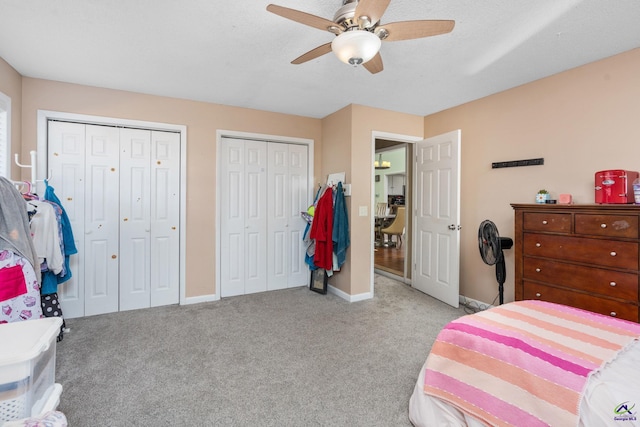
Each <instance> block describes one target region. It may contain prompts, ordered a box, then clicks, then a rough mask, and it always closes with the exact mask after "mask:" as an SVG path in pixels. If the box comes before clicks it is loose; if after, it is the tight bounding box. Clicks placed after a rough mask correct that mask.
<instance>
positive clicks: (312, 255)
mask: <svg viewBox="0 0 640 427" xmlns="http://www.w3.org/2000/svg"><path fill="white" fill-rule="evenodd" d="M314 207H315V209H314V212H313V216H311V217H310V220H311V223H310V224H309V225H308V226H307V230H305V233H304V236H303V238H304V239H305V242H307V244H308V247H307V255H306V256H305V262H306V263H307V264H308V265H309V268H310V269H311V270H316V269H318V268H323V269H325V270H326V271H327V274H328V275H329V276H331V274H332V272H333V271H338V270H340V268H341V267H342V264H344V262H345V260H346V251H347V248H348V247H349V245H350V238H349V216H348V212H347V206H346V202H345V198H344V192H343V189H342V182H338V185H337V186H335V187H334V186H325V187H321V188H320V189H319V190H318V193H317V194H316V201H315V202H314ZM305 214H306V215H305V217H306V218H309V216H310V215H309V213H308V212H306V213H305Z"/></svg>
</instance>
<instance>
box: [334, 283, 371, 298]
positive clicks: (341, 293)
mask: <svg viewBox="0 0 640 427" xmlns="http://www.w3.org/2000/svg"><path fill="white" fill-rule="evenodd" d="M327 291H328V292H329V293H332V294H334V295H337V296H339V297H340V298H342V299H343V300H346V301H349V302H358V301H364V300H367V299H371V298H373V297H372V295H371V292H365V293H363V294H357V295H349V294H348V293H346V292H344V291H341V290H340V289H338V288H336V287H334V286H331V285H327Z"/></svg>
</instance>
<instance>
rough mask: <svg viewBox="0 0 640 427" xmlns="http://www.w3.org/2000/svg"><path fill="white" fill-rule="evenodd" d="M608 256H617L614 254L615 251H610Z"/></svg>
mask: <svg viewBox="0 0 640 427" xmlns="http://www.w3.org/2000/svg"><path fill="white" fill-rule="evenodd" d="M610 255H611V256H616V255H618V254H617V253H616V251H611V253H610Z"/></svg>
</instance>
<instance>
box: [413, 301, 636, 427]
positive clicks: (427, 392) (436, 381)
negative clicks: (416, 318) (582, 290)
mask: <svg viewBox="0 0 640 427" xmlns="http://www.w3.org/2000/svg"><path fill="white" fill-rule="evenodd" d="M639 337H640V324H637V323H633V322H628V321H624V320H619V319H615V318H611V317H608V316H602V315H599V314H595V313H591V312H588V311H584V310H580V309H577V308H573V307H567V306H563V305H559V304H553V303H548V302H542V301H518V302H512V303H508V304H504V305H501V306H499V307H494V308H491V309H489V310H486V311H483V312H480V313H476V314H472V315H468V316H463V317H461V318H459V319H457V320H454V321H452V322H450V323H449V324H448V325H446V326H445V327H444V328H443V330H442V331H441V332H440V333H439V334H438V337H437V338H436V341H435V342H434V345H433V346H432V348H431V352H430V354H429V356H428V357H427V360H426V361H425V363H424V365H423V367H422V369H421V371H420V374H419V378H418V380H417V381H416V384H415V388H414V391H413V394H412V395H411V399H410V402H409V418H410V420H411V422H412V423H413V424H414V425H415V426H416V427H422V426H470V427H479V426H486V425H490V426H523V425H526V426H548V425H551V426H579V427H582V426H584V427H591V426H621V425H640V421H638V418H640V414H637V411H638V412H640V343H639V340H638V338H639Z"/></svg>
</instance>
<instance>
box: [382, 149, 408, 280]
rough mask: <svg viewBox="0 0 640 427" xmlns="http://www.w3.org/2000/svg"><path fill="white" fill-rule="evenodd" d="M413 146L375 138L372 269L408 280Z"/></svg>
mask: <svg viewBox="0 0 640 427" xmlns="http://www.w3.org/2000/svg"><path fill="white" fill-rule="evenodd" d="M412 152H413V147H412V144H408V143H406V142H402V141H392V140H387V139H378V138H376V139H375V162H376V163H375V165H374V166H375V171H374V178H375V179H374V207H373V210H374V212H375V219H374V228H375V230H374V236H375V237H374V238H375V241H374V246H375V247H374V255H373V258H374V259H373V264H374V271H375V272H376V273H379V274H384V275H390V276H393V277H394V278H398V279H400V280H401V281H403V282H405V283H409V282H410V279H411V277H410V274H411V273H410V269H409V268H408V266H409V265H411V262H410V260H411V226H410V225H411V215H410V212H411V194H412V193H411V191H412V189H411V185H412V181H413V180H412V175H411V169H412V167H411V162H410V161H409V159H411V158H412V157H411V156H412V154H411V153H412Z"/></svg>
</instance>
